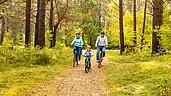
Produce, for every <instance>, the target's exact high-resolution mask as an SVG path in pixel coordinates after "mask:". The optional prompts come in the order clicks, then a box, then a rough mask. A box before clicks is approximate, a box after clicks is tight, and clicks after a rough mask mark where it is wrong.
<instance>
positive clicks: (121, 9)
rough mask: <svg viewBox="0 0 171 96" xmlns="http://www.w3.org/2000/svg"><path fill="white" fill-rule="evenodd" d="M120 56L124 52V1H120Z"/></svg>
mask: <svg viewBox="0 0 171 96" xmlns="http://www.w3.org/2000/svg"><path fill="white" fill-rule="evenodd" d="M119 26H120V54H121V55H122V54H123V52H124V32H123V0H119Z"/></svg>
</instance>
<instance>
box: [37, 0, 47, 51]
mask: <svg viewBox="0 0 171 96" xmlns="http://www.w3.org/2000/svg"><path fill="white" fill-rule="evenodd" d="M45 4H46V2H45V0H41V1H40V13H39V32H38V33H39V34H38V41H39V42H38V44H39V46H40V48H43V47H45Z"/></svg>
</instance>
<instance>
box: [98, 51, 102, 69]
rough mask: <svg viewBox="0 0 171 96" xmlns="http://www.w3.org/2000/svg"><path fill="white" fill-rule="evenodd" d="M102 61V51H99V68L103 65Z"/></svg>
mask: <svg viewBox="0 0 171 96" xmlns="http://www.w3.org/2000/svg"><path fill="white" fill-rule="evenodd" d="M101 63H102V52H101V51H100V52H99V61H98V68H100V67H101Z"/></svg>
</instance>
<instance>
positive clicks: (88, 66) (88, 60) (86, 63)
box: [84, 55, 93, 73]
mask: <svg viewBox="0 0 171 96" xmlns="http://www.w3.org/2000/svg"><path fill="white" fill-rule="evenodd" d="M92 56H93V55H90V56H85V55H84V57H86V59H85V72H86V73H88V72H89V71H90V68H91V65H90V64H91V63H90V59H91V57H92Z"/></svg>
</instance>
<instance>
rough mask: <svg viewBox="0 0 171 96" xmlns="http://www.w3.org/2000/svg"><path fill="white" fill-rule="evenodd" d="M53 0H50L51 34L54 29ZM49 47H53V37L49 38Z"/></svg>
mask: <svg viewBox="0 0 171 96" xmlns="http://www.w3.org/2000/svg"><path fill="white" fill-rule="evenodd" d="M53 10H54V7H53V0H51V1H50V19H49V30H50V31H51V34H53V32H54V30H53ZM50 43H51V44H50V48H52V47H53V38H51V40H50Z"/></svg>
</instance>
